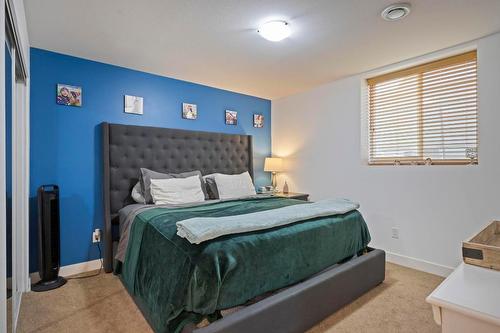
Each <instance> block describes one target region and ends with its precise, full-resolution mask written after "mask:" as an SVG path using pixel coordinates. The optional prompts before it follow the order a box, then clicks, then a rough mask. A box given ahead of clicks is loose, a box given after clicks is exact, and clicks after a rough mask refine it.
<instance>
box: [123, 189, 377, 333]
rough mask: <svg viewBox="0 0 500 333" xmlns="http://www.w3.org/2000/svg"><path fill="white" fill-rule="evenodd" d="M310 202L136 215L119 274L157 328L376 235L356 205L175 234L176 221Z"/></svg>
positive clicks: (266, 287)
mask: <svg viewBox="0 0 500 333" xmlns="http://www.w3.org/2000/svg"><path fill="white" fill-rule="evenodd" d="M298 204H307V203H306V202H304V201H298V200H293V199H284V198H269V199H246V200H235V201H227V202H220V203H216V204H209V205H202V206H196V207H190V208H178V209H167V208H154V209H150V210H147V211H144V212H142V213H140V214H138V215H137V216H136V218H135V220H134V223H133V224H132V227H131V228H132V229H131V230H130V239H129V243H128V248H127V252H126V256H125V260H124V262H123V265H122V266H121V268H120V272H119V273H121V278H122V280H123V283H124V285H125V287H126V288H127V289H128V291H129V293H130V294H131V295H132V296H133V297H134V298H135V300H136V302H137V303H138V305H139V307H140V308H141V310H142V311H143V313H144V315H145V316H146V318H147V320H148V321H149V323H150V324H151V326H152V327H153V329H154V330H155V331H156V332H180V331H181V330H182V328H183V327H184V325H186V324H188V323H195V322H198V321H199V320H201V319H202V318H204V317H207V318H215V317H216V316H217V312H218V310H221V309H226V308H230V307H233V306H236V305H241V304H243V303H245V302H247V301H248V300H250V299H252V298H254V297H256V296H258V295H261V294H264V293H266V292H269V291H272V290H276V289H279V288H283V287H285V286H289V285H291V284H294V283H297V282H299V281H301V280H304V279H306V278H308V277H310V276H311V275H313V274H315V273H318V272H319V271H321V270H323V269H325V268H326V267H328V266H331V265H333V264H336V263H338V262H339V261H341V260H342V259H345V258H348V257H350V256H352V255H354V254H356V253H357V252H359V251H361V250H362V249H364V248H365V247H366V246H367V245H368V243H369V241H370V234H369V232H368V228H367V226H366V224H365V221H364V220H363V217H362V216H361V214H360V213H359V212H358V211H352V212H349V213H347V214H344V215H336V216H331V217H321V218H315V219H310V220H307V221H303V222H298V223H294V224H290V225H286V226H282V227H278V228H274V229H267V230H261V231H255V232H248V233H243V234H235V235H227V236H223V237H219V238H216V239H213V240H210V241H206V242H203V243H201V244H199V245H195V244H191V243H189V242H188V241H187V240H186V239H184V238H180V237H179V236H177V235H176V232H177V228H176V225H175V223H176V222H177V221H180V220H184V219H188V218H192V217H198V216H205V217H219V216H231V215H239V214H247V213H252V212H257V211H262V210H268V209H275V208H280V207H285V206H289V205H298Z"/></svg>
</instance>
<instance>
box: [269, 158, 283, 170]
mask: <svg viewBox="0 0 500 333" xmlns="http://www.w3.org/2000/svg"><path fill="white" fill-rule="evenodd" d="M264 171H267V172H280V171H283V160H282V159H281V158H279V157H266V159H265V161H264Z"/></svg>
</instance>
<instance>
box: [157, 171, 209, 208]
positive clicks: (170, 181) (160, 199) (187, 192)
mask: <svg viewBox="0 0 500 333" xmlns="http://www.w3.org/2000/svg"><path fill="white" fill-rule="evenodd" d="M201 185H202V183H201V180H200V177H199V176H198V175H195V176H192V177H187V178H167V179H151V184H150V191H151V196H152V198H153V202H154V204H155V205H164V204H172V205H178V204H186V203H195V202H203V201H205V195H204V194H203V191H202V186H201Z"/></svg>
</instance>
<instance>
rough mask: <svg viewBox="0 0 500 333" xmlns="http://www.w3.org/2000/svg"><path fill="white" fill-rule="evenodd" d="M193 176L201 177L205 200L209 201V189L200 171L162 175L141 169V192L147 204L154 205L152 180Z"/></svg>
mask: <svg viewBox="0 0 500 333" xmlns="http://www.w3.org/2000/svg"><path fill="white" fill-rule="evenodd" d="M192 176H199V177H200V182H201V190H202V191H203V195H204V196H205V200H207V199H208V194H207V189H206V188H205V182H204V180H203V177H202V176H201V172H200V171H198V170H195V171H189V172H182V173H161V172H156V171H153V170H149V169H146V168H141V179H140V182H141V190H142V194H143V196H144V199H145V200H146V203H148V204H150V203H153V197H152V196H151V179H170V178H188V177H192Z"/></svg>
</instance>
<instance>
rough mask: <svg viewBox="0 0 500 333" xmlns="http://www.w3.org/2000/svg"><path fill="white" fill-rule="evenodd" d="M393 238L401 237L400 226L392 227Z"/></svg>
mask: <svg viewBox="0 0 500 333" xmlns="http://www.w3.org/2000/svg"><path fill="white" fill-rule="evenodd" d="M392 238H394V239H399V228H396V227H393V228H392Z"/></svg>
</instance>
